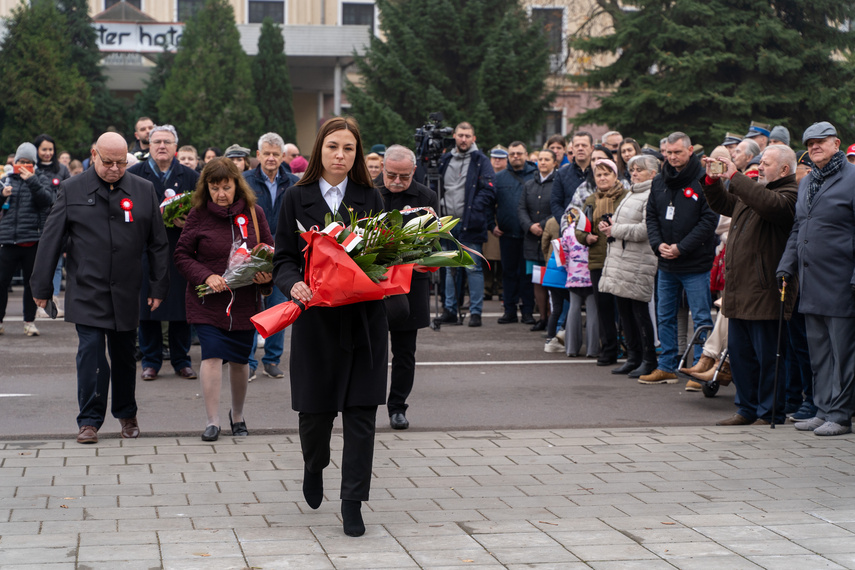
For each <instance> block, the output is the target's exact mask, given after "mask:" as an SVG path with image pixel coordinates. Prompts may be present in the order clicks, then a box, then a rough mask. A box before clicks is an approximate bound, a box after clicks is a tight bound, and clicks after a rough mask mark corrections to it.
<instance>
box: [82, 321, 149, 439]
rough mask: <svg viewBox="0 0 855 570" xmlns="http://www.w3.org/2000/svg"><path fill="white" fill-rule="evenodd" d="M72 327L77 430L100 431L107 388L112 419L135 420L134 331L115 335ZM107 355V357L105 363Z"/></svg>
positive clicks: (87, 328) (105, 330)
mask: <svg viewBox="0 0 855 570" xmlns="http://www.w3.org/2000/svg"><path fill="white" fill-rule="evenodd" d="M76 327H77V339H78V345H77V403H78V405H79V406H80V413H79V414H78V415H77V427H82V426H95V427H96V428H100V427H101V425H102V424H103V423H104V417H105V416H106V414H107V392H108V390H109V388H110V386H111V385H112V387H113V403H112V406H111V411H112V413H113V417H115V418H135V417H136V416H137V402H136V397H135V391H136V373H137V361H136V360H135V359H134V345H135V344H136V343H135V341H136V331H115V330H111V329H102V328H98V327H90V326H86V325H76ZM107 352H109V354H110V361H109V362H108V361H107ZM111 365H112V370H111Z"/></svg>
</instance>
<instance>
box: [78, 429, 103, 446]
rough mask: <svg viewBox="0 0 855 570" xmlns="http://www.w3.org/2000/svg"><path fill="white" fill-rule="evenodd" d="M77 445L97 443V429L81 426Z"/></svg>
mask: <svg viewBox="0 0 855 570" xmlns="http://www.w3.org/2000/svg"><path fill="white" fill-rule="evenodd" d="M77 443H98V429H97V428H96V427H95V426H81V427H80V431H79V432H78V433H77Z"/></svg>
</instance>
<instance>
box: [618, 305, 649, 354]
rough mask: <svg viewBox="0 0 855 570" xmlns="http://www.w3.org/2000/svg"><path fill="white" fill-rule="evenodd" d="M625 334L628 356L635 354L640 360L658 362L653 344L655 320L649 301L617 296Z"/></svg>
mask: <svg viewBox="0 0 855 570" xmlns="http://www.w3.org/2000/svg"><path fill="white" fill-rule="evenodd" d="M615 299H616V300H617V308H618V314H619V315H620V322H621V323H623V334H624V337H625V338H626V351H627V357H628V358H631V357H633V356H635V357H636V358H638V359H639V361H641V360H643V361H644V362H657V360H656V347H655V346H654V345H653V321H651V320H650V311H649V310H648V308H647V303H645V302H644V301H636V300H635V299H627V298H625V297H618V296H615Z"/></svg>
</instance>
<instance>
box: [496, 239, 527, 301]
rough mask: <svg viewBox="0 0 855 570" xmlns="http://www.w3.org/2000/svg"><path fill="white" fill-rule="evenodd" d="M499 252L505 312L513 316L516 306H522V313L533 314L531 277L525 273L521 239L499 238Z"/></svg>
mask: <svg viewBox="0 0 855 570" xmlns="http://www.w3.org/2000/svg"><path fill="white" fill-rule="evenodd" d="M499 251H500V252H501V256H502V292H503V293H502V295H503V297H502V299H503V303H504V306H505V312H506V313H508V314H513V315H515V314H516V313H517V304H521V305H522V313H523V314H524V315H530V314H532V313H533V312H534V286H533V285H532V283H531V277H530V276H529V275H526V272H525V257H524V256H523V238H515V237H506V236H502V237H500V238H499Z"/></svg>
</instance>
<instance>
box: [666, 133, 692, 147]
mask: <svg viewBox="0 0 855 570" xmlns="http://www.w3.org/2000/svg"><path fill="white" fill-rule="evenodd" d="M665 142H667V143H668V144H677V143H678V142H682V143H683V145H684V146H685V147H686V148H689V147H690V146H692V139H690V138H689V135H687V134H686V133H681V132H680V131H676V132H673V133H671V134H670V135H668V138H667V139H665Z"/></svg>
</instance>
